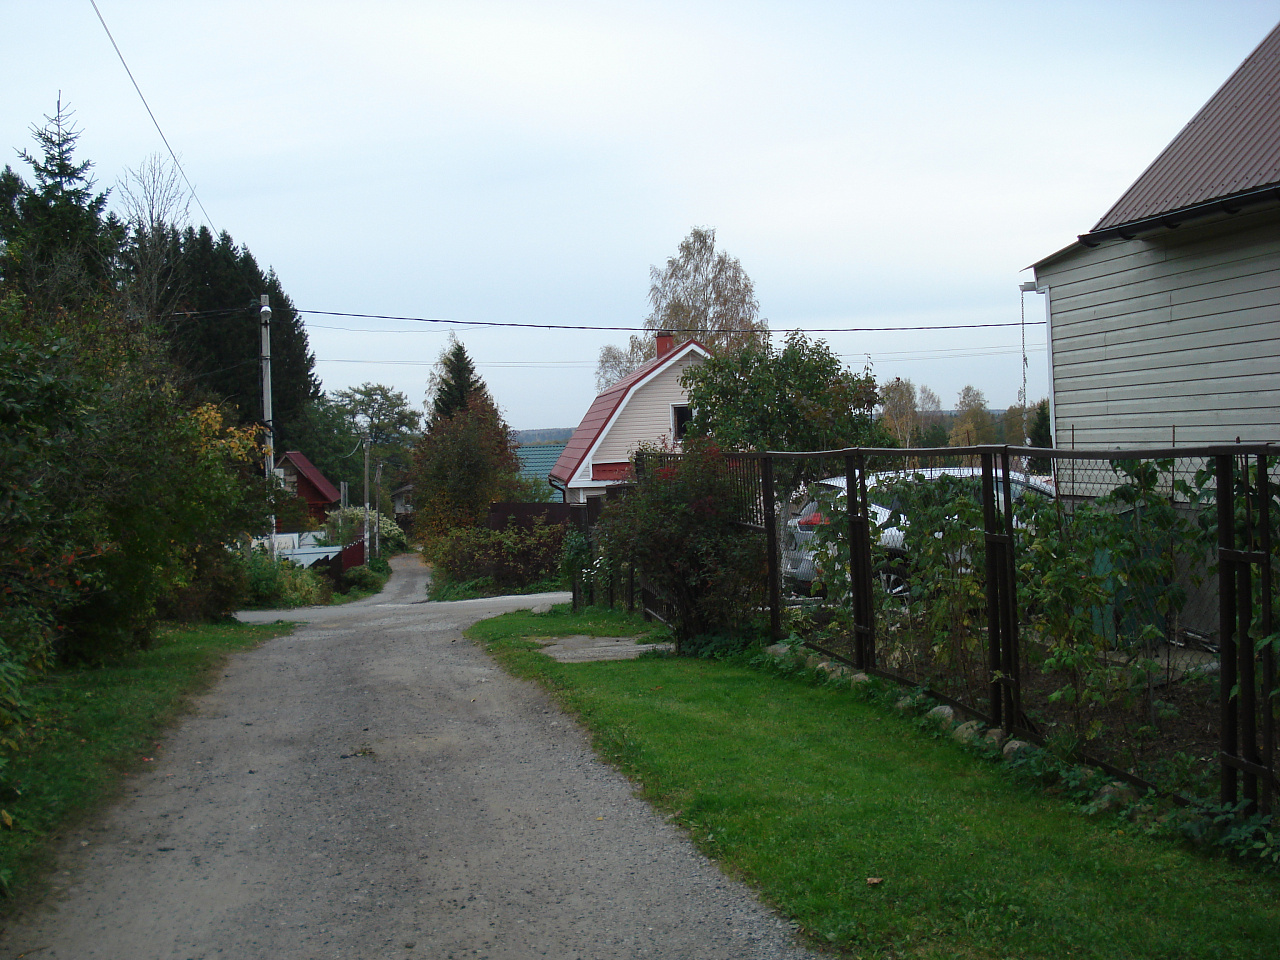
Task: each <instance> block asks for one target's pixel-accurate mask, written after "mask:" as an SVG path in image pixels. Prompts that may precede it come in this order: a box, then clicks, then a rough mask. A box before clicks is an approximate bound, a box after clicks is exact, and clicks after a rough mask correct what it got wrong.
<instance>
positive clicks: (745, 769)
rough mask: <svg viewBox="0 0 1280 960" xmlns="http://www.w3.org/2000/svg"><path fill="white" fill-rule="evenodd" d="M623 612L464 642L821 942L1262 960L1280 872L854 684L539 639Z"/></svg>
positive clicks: (523, 622)
mask: <svg viewBox="0 0 1280 960" xmlns="http://www.w3.org/2000/svg"><path fill="white" fill-rule="evenodd" d="M628 622H629V623H630V624H631V625H632V627H634V625H635V621H627V620H626V618H625V617H624V616H622V615H619V614H609V615H605V614H600V613H595V612H588V613H587V614H585V615H583V616H575V615H572V614H569V613H567V612H565V611H564V610H563V609H562V608H557V609H556V610H555V611H553V613H552V614H549V615H542V616H539V615H535V614H531V613H528V612H521V613H517V614H509V615H506V616H504V617H499V618H497V619H495V620H490V621H485V622H483V623H480V624H477V625H476V626H475V627H473V628H472V630H471V636H473V637H474V638H476V639H477V640H479V641H481V642H482V643H484V644H485V645H486V646H487V647H488V649H489V650H490V652H491V653H492V654H493V655H494V656H496V657H497V659H498V660H499V661H500V662H501V663H502V664H503V665H504V666H506V667H507V669H509V670H510V671H511V672H513V673H514V674H516V675H517V676H522V677H527V678H531V679H536V680H538V681H539V682H541V683H543V684H544V685H545V686H547V688H548V689H550V690H551V691H553V693H554V694H555V695H556V696H557V697H558V698H559V699H560V700H561V702H563V703H564V704H565V706H566V707H568V708H569V709H570V710H572V711H574V712H575V713H577V714H578V715H579V716H580V717H581V719H582V721H583V723H584V724H585V725H586V726H587V727H588V729H589V730H590V731H591V733H592V734H593V736H594V738H595V741H596V745H597V749H599V750H600V752H601V753H602V754H603V755H604V756H605V757H607V758H609V759H610V760H611V761H613V762H614V763H616V764H617V765H618V766H619V767H620V768H621V769H622V770H624V771H625V772H626V773H627V774H628V775H630V776H631V777H633V779H635V780H636V781H637V782H638V783H639V784H640V785H641V786H642V788H643V790H644V794H645V796H646V797H647V798H648V799H649V800H650V801H651V802H652V803H653V804H654V805H655V806H656V807H658V808H659V809H660V810H663V811H666V812H668V813H670V814H671V815H673V816H674V817H675V818H676V819H677V820H678V821H679V822H680V823H682V824H683V825H685V826H686V828H687V829H688V830H689V832H690V834H691V835H692V837H693V838H694V840H695V841H696V842H697V843H698V845H699V846H700V847H701V848H702V849H703V850H704V851H706V852H707V853H708V854H710V855H711V856H713V857H715V858H716V859H717V860H719V862H720V863H721V864H722V866H723V867H724V869H725V870H726V871H727V872H728V873H730V874H733V875H737V876H740V877H742V878H744V879H746V880H747V881H749V882H750V883H751V884H753V885H754V886H756V887H757V888H758V889H759V890H760V891H761V892H762V894H763V896H764V897H765V899H766V900H768V901H769V902H771V903H772V904H774V905H775V906H776V907H778V908H779V909H780V910H782V911H783V912H784V913H785V914H787V915H789V916H790V917H792V918H794V919H795V920H796V921H797V922H798V923H799V924H801V926H802V929H803V930H804V932H805V933H806V934H807V935H808V936H809V937H810V938H811V939H812V940H813V941H814V942H815V943H817V944H819V945H823V946H825V947H827V948H829V949H834V950H836V951H837V952H839V953H843V954H846V955H849V956H857V957H885V958H890V957H913V958H914V957H922V958H954V957H963V958H993V960H1003V958H1014V957H1016V958H1033V957H1043V958H1068V957H1072V958H1076V957H1080V958H1083V957H1097V958H1106V960H1114V958H1127V957H1132V958H1143V960H1147V958H1192V957H1195V958H1224V960H1225V958H1231V960H1236V958H1253V957H1256V958H1267V960H1273V958H1275V957H1276V956H1278V955H1280V881H1277V880H1276V879H1274V878H1268V877H1264V876H1262V875H1260V874H1258V873H1256V872H1254V871H1252V870H1251V869H1249V868H1247V867H1242V866H1240V865H1238V864H1235V863H1232V862H1228V861H1223V860H1213V859H1209V858H1207V857H1206V856H1204V855H1202V854H1201V853H1198V852H1195V851H1192V850H1189V849H1186V848H1184V847H1182V846H1181V845H1179V844H1176V843H1174V842H1172V841H1169V840H1166V839H1158V838H1152V837H1148V836H1144V835H1141V833H1140V832H1137V831H1136V828H1134V827H1133V826H1132V825H1131V824H1129V823H1128V822H1126V821H1123V820H1120V819H1117V818H1115V817H1114V816H1111V817H1107V816H1095V817H1088V816H1085V815H1084V814H1083V813H1082V812H1081V811H1080V809H1079V808H1077V807H1073V806H1071V805H1069V804H1067V803H1065V802H1063V801H1061V800H1058V799H1055V798H1051V797H1046V796H1043V795H1041V794H1039V793H1036V792H1033V790H1032V789H1031V788H1029V787H1026V786H1024V785H1022V784H1020V783H1018V782H1016V781H1015V780H1014V779H1013V778H1011V777H1010V776H1008V775H1007V773H1006V772H1004V771H1002V770H1001V769H1000V767H999V766H998V765H997V764H995V763H993V762H991V761H988V760H985V759H983V758H981V757H979V756H976V755H974V754H972V753H970V752H968V751H966V750H965V749H964V748H962V747H961V746H959V745H958V744H956V743H954V742H953V741H951V740H950V739H947V738H935V737H931V736H930V735H929V734H927V733H925V732H922V731H921V730H920V729H919V728H918V726H917V725H916V724H915V723H913V722H911V720H909V719H908V718H906V717H904V716H901V715H899V714H897V713H896V712H894V711H892V710H887V709H885V708H883V707H881V706H878V705H875V704H872V703H867V702H865V701H863V700H861V699H859V698H857V697H855V696H854V695H853V694H851V693H850V692H849V691H848V690H847V689H843V688H837V687H834V686H820V685H815V684H814V683H813V682H812V681H809V680H806V679H804V678H801V677H794V678H793V677H786V676H780V675H778V674H776V673H773V672H769V671H766V670H762V669H758V668H755V667H752V666H749V665H746V664H742V663H728V662H716V661H705V660H685V659H677V658H672V657H666V658H660V657H646V658H641V659H639V660H632V661H621V662H604V663H583V664H560V663H556V662H555V661H553V660H551V659H550V658H549V657H546V656H544V655H542V654H540V653H538V652H537V649H538V648H537V645H536V644H533V643H531V642H529V641H527V640H525V639H523V638H524V637H527V636H534V635H541V636H554V635H562V634H566V633H588V634H591V633H595V634H600V635H609V634H614V635H616V634H621V633H626V632H628V629H627V624H628Z"/></svg>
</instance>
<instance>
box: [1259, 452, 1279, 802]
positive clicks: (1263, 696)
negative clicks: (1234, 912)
mask: <svg viewBox="0 0 1280 960" xmlns="http://www.w3.org/2000/svg"><path fill="white" fill-rule="evenodd" d="M1267 470H1268V466H1267V456H1266V454H1262V453H1260V454H1258V526H1259V528H1260V530H1261V536H1260V538H1259V539H1260V543H1259V545H1258V549H1259V551H1260V552H1261V553H1262V557H1263V560H1262V565H1261V569H1260V570H1259V573H1258V576H1259V578H1260V580H1261V581H1262V583H1261V589H1262V609H1261V610H1260V611H1259V612H1258V627H1259V633H1260V634H1261V635H1262V637H1263V638H1264V639H1268V640H1269V639H1270V637H1271V633H1272V629H1273V628H1272V620H1271V615H1272V611H1271V590H1272V579H1271V479H1270V477H1269V476H1268V475H1267ZM1261 666H1262V689H1261V690H1260V691H1259V692H1258V700H1259V703H1260V704H1261V706H1262V758H1261V763H1262V765H1263V766H1264V767H1266V769H1267V773H1268V775H1267V776H1266V777H1264V778H1263V780H1262V796H1261V798H1260V804H1261V808H1262V812H1263V813H1271V812H1272V810H1273V807H1274V804H1275V787H1274V781H1275V776H1276V711H1275V707H1274V703H1275V697H1274V694H1275V683H1276V654H1275V647H1274V646H1273V645H1272V644H1271V643H1267V644H1266V645H1265V646H1264V647H1263V648H1262V664H1261Z"/></svg>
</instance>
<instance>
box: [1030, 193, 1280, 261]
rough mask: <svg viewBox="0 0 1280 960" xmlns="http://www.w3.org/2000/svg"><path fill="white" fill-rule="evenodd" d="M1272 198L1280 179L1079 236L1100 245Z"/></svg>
mask: <svg viewBox="0 0 1280 960" xmlns="http://www.w3.org/2000/svg"><path fill="white" fill-rule="evenodd" d="M1268 202H1280V183H1269V184H1267V185H1266V186H1262V187H1255V188H1254V189H1252V190H1245V191H1242V192H1240V193H1236V194H1232V195H1230V196H1227V197H1218V198H1215V199H1213V200H1207V201H1205V202H1204V203H1197V204H1192V205H1191V206H1189V207H1183V208H1181V209H1180V210H1171V211H1169V212H1167V213H1159V214H1156V215H1155V216H1151V217H1144V218H1143V219H1141V220H1132V221H1130V222H1128V223H1119V224H1116V225H1115V226H1113V227H1107V228H1106V229H1105V230H1093V231H1090V232H1089V233H1082V234H1080V236H1079V237H1078V238H1077V239H1078V240H1079V242H1080V243H1082V244H1084V245H1085V246H1086V247H1096V246H1098V244H1100V243H1104V242H1106V241H1108V240H1132V239H1134V238H1135V237H1138V236H1140V235H1142V234H1144V233H1152V232H1153V231H1156V230H1175V229H1177V228H1178V227H1180V226H1182V225H1183V224H1184V223H1189V222H1190V221H1192V220H1200V219H1203V218H1204V217H1209V216H1213V215H1214V214H1219V213H1225V214H1227V215H1234V214H1237V213H1240V212H1241V211H1242V210H1243V209H1244V208H1245V207H1249V206H1255V205H1257V204H1260V203H1268ZM1066 249H1070V248H1069V247H1068V248H1066ZM1062 252H1064V251H1062V250H1060V251H1058V253H1055V254H1050V256H1048V257H1046V258H1045V259H1044V260H1042V261H1040V263H1037V264H1034V265H1033V266H1039V265H1040V264H1041V263H1045V262H1046V261H1048V260H1051V259H1053V258H1054V257H1056V256H1058V254H1060V253H1062Z"/></svg>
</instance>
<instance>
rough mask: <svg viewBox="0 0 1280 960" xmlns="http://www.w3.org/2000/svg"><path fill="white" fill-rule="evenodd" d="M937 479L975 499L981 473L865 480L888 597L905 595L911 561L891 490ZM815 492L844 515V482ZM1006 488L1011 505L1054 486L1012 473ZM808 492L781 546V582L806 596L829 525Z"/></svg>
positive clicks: (926, 472) (969, 470)
mask: <svg viewBox="0 0 1280 960" xmlns="http://www.w3.org/2000/svg"><path fill="white" fill-rule="evenodd" d="M940 477H955V478H957V479H960V480H962V481H965V480H968V481H972V482H973V483H974V488H975V494H976V491H977V490H978V489H980V486H979V485H980V484H981V482H982V469H981V468H980V467H926V468H921V469H918V470H912V471H909V472H885V473H873V474H869V475H868V476H867V501H868V504H867V505H868V513H869V515H870V519H871V523H872V526H873V527H874V528H875V531H876V536H877V538H878V540H879V544H880V546H881V548H882V549H883V552H884V556H885V560H884V562H883V565H882V567H881V570H880V580H881V583H882V584H883V585H884V588H885V589H886V590H887V591H889V592H890V593H893V594H898V593H904V592H905V591H906V590H907V586H908V583H907V582H908V579H909V576H910V569H911V558H910V556H909V555H908V551H907V548H906V527H907V525H908V524H909V523H910V518H909V517H907V516H904V511H903V507H902V505H901V504H900V503H897V502H895V498H894V496H893V494H892V489H893V485H894V484H895V483H898V482H900V481H904V480H905V481H908V482H922V483H928V482H932V481H936V480H938V479H939V478H940ZM815 486H816V487H818V488H825V490H826V492H827V495H826V496H823V497H822V498H821V500H822V501H826V502H833V503H834V504H835V506H836V507H837V509H839V510H841V511H843V509H844V499H845V478H844V477H843V476H837V477H828V478H827V479H826V480H821V481H819V482H818V483H817V484H816V485H815ZM1009 486H1010V493H1011V495H1012V497H1013V499H1014V500H1015V501H1018V500H1021V499H1022V498H1023V497H1025V496H1026V495H1027V494H1029V493H1033V494H1038V495H1040V496H1045V497H1053V496H1054V488H1053V481H1052V479H1051V478H1049V477H1038V476H1032V475H1031V474H1026V473H1016V474H1015V473H1011V474H1010V476H1009ZM809 492H810V494H811V495H810V497H809V499H808V500H807V501H806V502H805V504H804V505H803V506H802V507H801V508H800V509H799V511H798V512H797V514H796V516H795V518H794V519H792V520H789V521H788V522H787V524H786V533H785V534H784V536H783V545H782V573H783V577H784V578H785V580H786V581H787V582H788V583H789V584H790V585H791V587H792V588H793V589H794V590H795V591H796V592H799V593H803V594H809V593H811V592H812V589H813V583H814V581H815V580H817V579H819V577H818V574H819V572H820V571H819V569H818V564H817V561H816V557H815V552H814V536H815V534H816V532H817V530H818V528H819V527H821V526H823V525H825V524H827V523H830V522H831V520H832V518H830V517H828V516H827V515H826V514H825V513H823V509H822V506H821V502H820V500H819V499H818V495H820V491H819V490H815V489H814V488H812V487H811V488H810V491H809ZM832 494H834V501H832V500H831V495H832ZM996 498H997V500H998V501H999V502H1003V500H1004V477H1003V475H1002V474H1000V473H999V472H997V474H996ZM895 518H896V519H895ZM941 535H942V534H941V532H940V531H938V532H935V536H941Z"/></svg>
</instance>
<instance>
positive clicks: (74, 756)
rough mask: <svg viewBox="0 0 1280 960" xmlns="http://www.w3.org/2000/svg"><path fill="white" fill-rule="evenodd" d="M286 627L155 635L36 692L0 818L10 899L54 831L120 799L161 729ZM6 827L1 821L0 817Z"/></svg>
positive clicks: (29, 876)
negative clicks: (228, 666)
mask: <svg viewBox="0 0 1280 960" xmlns="http://www.w3.org/2000/svg"><path fill="white" fill-rule="evenodd" d="M291 629H292V625H291V624H275V625H267V626H247V625H244V624H239V623H230V624H225V625H218V626H198V627H181V628H178V627H173V628H167V629H162V630H161V631H160V633H159V635H158V636H157V638H156V640H155V643H154V644H153V645H152V647H151V648H150V649H148V650H143V651H139V652H137V653H134V654H131V655H129V656H128V657H125V658H123V659H121V660H119V661H116V662H114V663H112V664H109V665H107V666H103V667H93V668H82V669H62V670H54V671H51V672H49V673H48V674H45V675H44V676H43V677H41V678H39V679H38V680H37V681H35V683H34V684H33V687H32V691H31V694H32V695H31V699H32V701H33V705H34V706H33V709H32V711H31V716H30V718H29V720H28V722H27V723H26V724H25V725H24V726H23V728H22V729H21V730H20V731H19V732H18V733H17V735H16V736H15V737H14V739H15V740H16V741H17V745H18V752H17V753H16V755H14V756H12V757H11V758H10V759H9V764H8V768H7V769H6V771H5V776H4V786H3V791H2V792H0V809H2V810H3V811H4V813H5V814H7V816H8V818H9V822H10V823H11V826H7V827H6V828H5V829H0V883H2V885H3V890H4V892H5V893H6V894H7V895H8V896H10V897H13V896H15V895H21V894H22V893H23V892H25V891H27V890H28V889H29V888H30V887H31V886H32V884H33V881H34V880H35V878H37V877H38V876H39V875H40V874H41V873H42V872H43V870H44V869H45V867H46V866H47V865H48V862H49V856H50V853H51V850H52V845H53V843H54V842H55V841H56V839H57V837H58V835H59V832H60V831H62V830H63V829H65V828H66V827H68V826H69V825H71V824H74V823H75V822H77V821H79V820H80V819H81V818H83V817H84V816H85V815H86V814H88V813H90V812H92V811H94V810H96V809H98V808H99V807H101V805H102V804H103V803H104V802H106V801H109V800H110V799H112V798H114V797H115V796H117V795H118V793H119V789H120V784H121V781H122V778H123V777H124V776H125V775H127V774H128V773H129V771H130V770H133V769H136V768H138V767H140V766H142V765H143V764H145V763H147V762H148V760H147V759H146V758H148V757H151V756H152V755H153V753H154V749H155V746H156V743H157V740H158V738H159V737H160V736H161V735H162V733H163V732H164V730H165V728H166V727H167V726H168V725H169V724H170V723H172V722H173V721H174V720H175V719H176V718H178V717H179V716H180V715H181V714H182V713H183V712H184V711H185V710H186V708H187V705H188V703H189V702H190V698H191V697H192V696H193V695H194V694H196V693H199V692H200V691H201V690H203V689H205V688H206V687H207V686H208V685H209V684H210V683H211V682H212V680H213V678H214V677H215V676H216V674H217V671H218V668H220V667H221V666H222V664H223V663H224V662H225V660H226V657H227V655H228V654H230V653H233V652H235V651H237V650H243V649H246V648H248V647H251V646H254V645H255V644H257V643H260V642H261V641H263V640H265V639H268V638H270V637H275V636H280V635H281V634H284V633H288V632H289V631H290V630H291ZM0 820H3V817H0Z"/></svg>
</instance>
